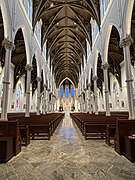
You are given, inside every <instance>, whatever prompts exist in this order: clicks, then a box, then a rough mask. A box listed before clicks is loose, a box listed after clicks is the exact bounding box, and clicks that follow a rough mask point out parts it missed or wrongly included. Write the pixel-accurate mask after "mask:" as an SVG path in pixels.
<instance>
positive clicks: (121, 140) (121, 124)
mask: <svg viewBox="0 0 135 180" xmlns="http://www.w3.org/2000/svg"><path fill="white" fill-rule="evenodd" d="M133 134H135V120H125V119H121V120H120V119H119V120H117V121H116V133H115V151H116V152H117V153H118V154H120V155H124V156H125V157H126V158H128V159H129V160H130V161H132V162H135V137H134V136H132V135H133Z"/></svg>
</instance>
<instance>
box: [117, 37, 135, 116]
mask: <svg viewBox="0 0 135 180" xmlns="http://www.w3.org/2000/svg"><path fill="white" fill-rule="evenodd" d="M132 43H133V38H132V37H131V36H127V37H126V38H125V39H122V41H121V42H120V47H123V53H124V63H125V68H126V79H127V80H126V83H127V97H128V106H129V119H135V106H134V99H133V84H132V82H133V79H132V78H133V77H132V74H131V60H130V45H131V44H132Z"/></svg>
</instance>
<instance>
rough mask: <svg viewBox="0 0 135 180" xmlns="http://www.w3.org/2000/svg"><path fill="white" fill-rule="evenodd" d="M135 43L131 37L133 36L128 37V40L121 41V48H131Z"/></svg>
mask: <svg viewBox="0 0 135 180" xmlns="http://www.w3.org/2000/svg"><path fill="white" fill-rule="evenodd" d="M133 42H134V40H133V38H132V37H131V35H128V36H127V37H126V38H124V39H122V40H121V41H120V47H121V48H122V47H127V46H130V45H131V44H132V43H133Z"/></svg>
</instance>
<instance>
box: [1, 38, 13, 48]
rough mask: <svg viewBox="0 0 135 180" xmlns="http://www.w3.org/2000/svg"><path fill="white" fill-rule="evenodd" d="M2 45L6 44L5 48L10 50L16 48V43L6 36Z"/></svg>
mask: <svg viewBox="0 0 135 180" xmlns="http://www.w3.org/2000/svg"><path fill="white" fill-rule="evenodd" d="M2 46H4V48H5V49H9V50H14V49H15V45H14V44H13V43H12V42H11V41H9V40H8V39H6V38H5V39H4V40H3V41H2Z"/></svg>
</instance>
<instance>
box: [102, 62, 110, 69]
mask: <svg viewBox="0 0 135 180" xmlns="http://www.w3.org/2000/svg"><path fill="white" fill-rule="evenodd" d="M101 68H102V69H103V70H105V69H108V68H109V64H108V63H107V62H106V63H104V64H102V67H101Z"/></svg>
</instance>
